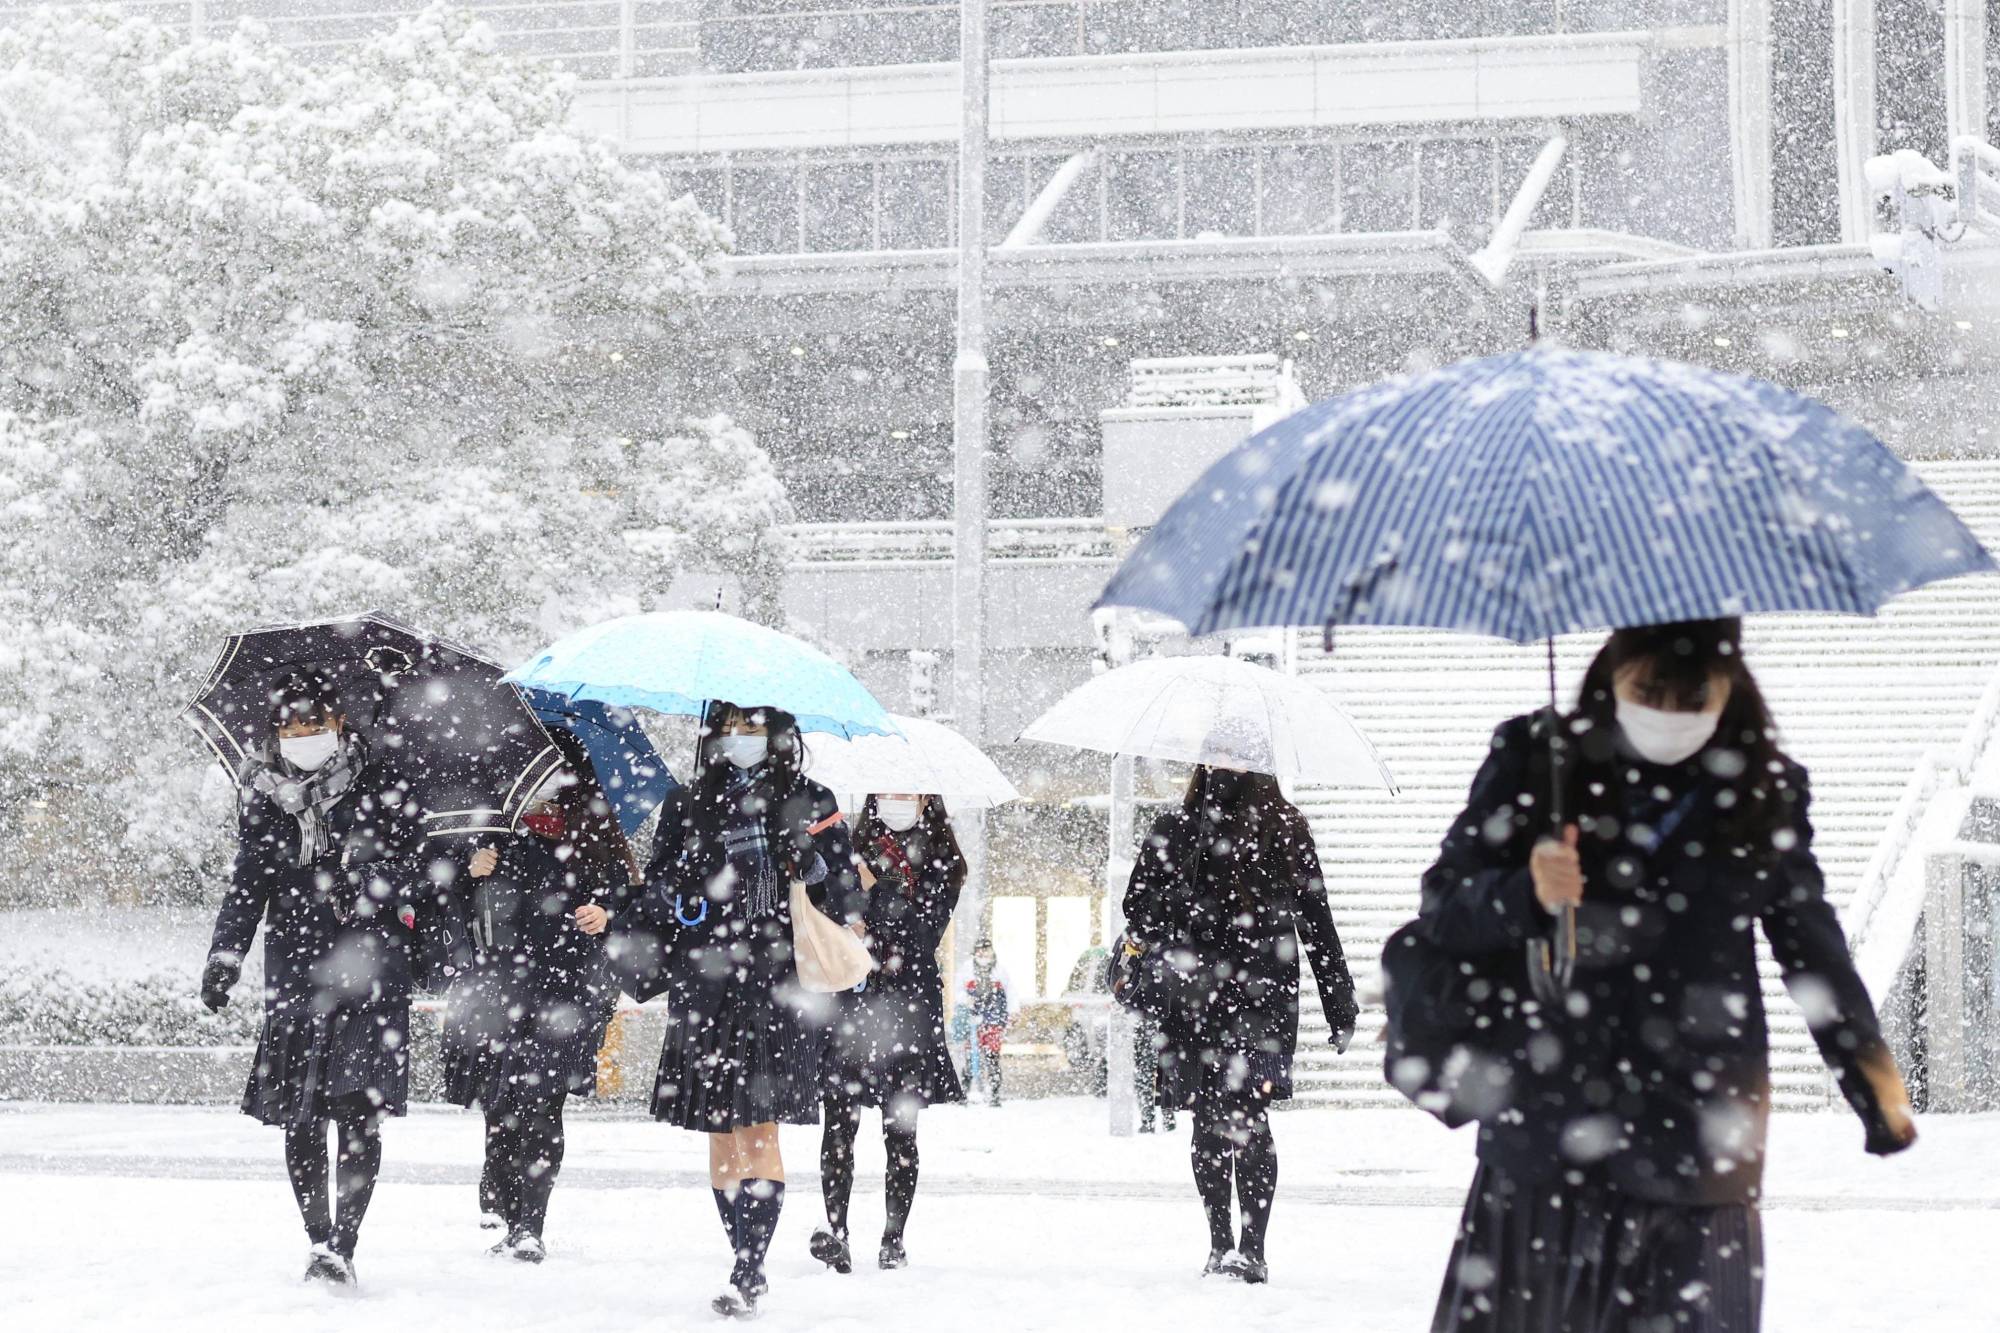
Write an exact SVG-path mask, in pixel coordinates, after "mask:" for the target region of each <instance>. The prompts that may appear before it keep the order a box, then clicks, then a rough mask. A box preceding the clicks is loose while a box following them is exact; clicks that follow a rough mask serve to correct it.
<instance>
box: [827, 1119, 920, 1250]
mask: <svg viewBox="0 0 2000 1333" xmlns="http://www.w3.org/2000/svg"><path fill="white" fill-rule="evenodd" d="M889 1102H890V1104H889V1105H888V1106H887V1107H885V1108H884V1109H883V1111H882V1145H883V1148H884V1149H885V1150H886V1155H887V1159H888V1165H887V1169H886V1171H885V1172H884V1175H885V1182H884V1192H885V1194H886V1195H887V1211H888V1221H887V1223H886V1224H885V1225H884V1226H883V1228H882V1235H883V1239H885V1240H887V1239H892V1238H894V1239H901V1237H902V1235H903V1228H904V1226H905V1225H906V1224H907V1223H908V1222H909V1220H910V1208H911V1206H912V1205H914V1204H915V1203H916V1200H917V1111H918V1109H919V1106H918V1103H917V1101H916V1099H915V1098H899V1097H892V1098H890V1099H889ZM821 1110H822V1111H823V1112H824V1113H825V1128H824V1129H823V1130H822V1131H821V1134H820V1141H819V1179H820V1192H821V1193H822V1194H823V1195H824V1196H825V1198H826V1224H827V1226H828V1227H829V1228H830V1229H831V1230H832V1231H833V1232H834V1234H836V1235H839V1236H845V1235H846V1234H847V1205H848V1201H849V1199H850V1198H852V1197H853V1194H854V1141H855V1139H857V1138H858V1137H860V1134H861V1107H860V1106H859V1105H858V1104H857V1103H856V1102H854V1101H853V1100H852V1099H851V1098H849V1097H847V1096H846V1095H845V1094H844V1093H828V1094H827V1095H826V1096H825V1098H824V1099H823V1100H822V1102H821Z"/></svg>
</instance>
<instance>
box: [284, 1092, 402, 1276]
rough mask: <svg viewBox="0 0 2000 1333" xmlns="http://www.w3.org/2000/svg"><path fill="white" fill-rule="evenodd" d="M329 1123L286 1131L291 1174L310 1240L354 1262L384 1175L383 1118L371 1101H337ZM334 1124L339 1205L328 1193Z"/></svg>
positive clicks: (323, 1121)
mask: <svg viewBox="0 0 2000 1333" xmlns="http://www.w3.org/2000/svg"><path fill="white" fill-rule="evenodd" d="M331 1109H332V1111H333V1115H332V1116H331V1117H330V1118H329V1119H320V1120H315V1121H313V1122H312V1123H311V1124H309V1125H291V1126H288V1127H287V1128H286V1130H285V1174H286V1175H287V1176H289V1177H290V1178H291V1182H292V1196H293V1197H294V1198H295V1199H297V1200H298V1204H299V1216H300V1217H301V1218H302V1219H304V1221H305V1224H306V1236H307V1237H308V1238H309V1239H310V1240H311V1241H312V1243H313V1244H315V1245H330V1246H331V1247H332V1248H333V1250H334V1252H335V1253H337V1254H340V1255H342V1256H343V1257H345V1258H348V1259H352V1258H353V1257H354V1246H355V1244H356V1242H358V1241H359V1240H360V1237H361V1219H362V1218H364V1217H366V1216H367V1215H368V1201H369V1200H370V1199H372V1198H373V1197H374V1196H375V1178H376V1176H378V1175H380V1174H381V1172H382V1116H381V1112H379V1111H378V1110H377V1109H376V1108H375V1106H374V1105H373V1104H372V1103H371V1102H370V1101H369V1100H368V1099H367V1098H366V1097H365V1096H360V1095H356V1096H353V1097H342V1098H339V1099H337V1100H336V1101H335V1102H334V1104H333V1106H332V1108H331ZM329 1120H330V1123H331V1124H332V1126H333V1128H334V1131H335V1139H334V1152H333V1162H334V1167H333V1169H334V1183H335V1186H336V1187H337V1188H338V1190H339V1198H338V1200H337V1201H336V1200H333V1199H331V1198H330V1197H329V1196H328V1193H327V1153H326V1131H327V1126H328V1124H329Z"/></svg>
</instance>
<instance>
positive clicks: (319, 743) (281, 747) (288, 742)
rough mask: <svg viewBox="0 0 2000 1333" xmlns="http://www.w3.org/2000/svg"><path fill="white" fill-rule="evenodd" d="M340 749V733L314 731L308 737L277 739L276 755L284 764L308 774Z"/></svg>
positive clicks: (281, 737)
mask: <svg viewBox="0 0 2000 1333" xmlns="http://www.w3.org/2000/svg"><path fill="white" fill-rule="evenodd" d="M339 749H340V733H338V732H334V731H316V732H314V733H313V734H312V735H310V736H280V737H278V753H279V754H281V755H283V756H284V757H285V762H286V763H288V764H290V765H291V766H292V767H293V768H296V769H298V770H299V771H301V772H304V773H310V772H312V771H313V770H314V769H316V768H318V767H319V766H320V765H322V764H324V763H325V762H326V761H327V760H329V759H331V758H333V756H334V754H335V753H336V752H338V751H339Z"/></svg>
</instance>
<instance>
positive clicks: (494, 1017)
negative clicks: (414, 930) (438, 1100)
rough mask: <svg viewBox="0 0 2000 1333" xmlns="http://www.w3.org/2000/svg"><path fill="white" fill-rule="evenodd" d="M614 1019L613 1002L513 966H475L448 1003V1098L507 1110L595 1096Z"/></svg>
mask: <svg viewBox="0 0 2000 1333" xmlns="http://www.w3.org/2000/svg"><path fill="white" fill-rule="evenodd" d="M568 989H574V988H568ZM610 1022H611V1008H610V1006H609V1005H608V1004H604V1003H599V1002H597V1001H596V1000H594V999H592V998H590V997H588V996H584V997H579V996H577V995H574V994H569V993H566V989H565V988H562V987H549V986H538V985H536V984H534V979H533V977H532V976H529V977H518V976H515V975H513V974H512V969H508V968H502V967H490V968H476V969H474V970H473V971H472V972H470V973H469V974H468V975H466V976H465V977H463V978H461V979H459V980H458V981H457V982H455V983H454V984H453V986H452V988H451V991H450V993H449V994H448V995H447V996H446V1000H445V1019H444V1036H443V1041H442V1043H441V1046H442V1049H441V1051H440V1056H441V1058H440V1064H441V1065H442V1070H443V1074H444V1092H445V1097H446V1099H447V1100H449V1101H452V1102H456V1103H457V1104H458V1105H460V1106H471V1105H472V1104H473V1103H474V1102H477V1103H478V1104H479V1106H480V1107H481V1109H483V1110H486V1111H492V1112H502V1113H505V1112H510V1111H517V1110H523V1109H526V1108H528V1107H531V1106H536V1105H541V1104H545V1103H547V1102H549V1101H551V1100H553V1099H555V1098H556V1097H558V1096H572V1095H576V1096H589V1095H590V1094H591V1093H593V1092H595V1091H596V1090H597V1050H598V1047H600V1046H602V1045H603V1044H604V1032H605V1029H606V1028H607V1027H609V1026H610Z"/></svg>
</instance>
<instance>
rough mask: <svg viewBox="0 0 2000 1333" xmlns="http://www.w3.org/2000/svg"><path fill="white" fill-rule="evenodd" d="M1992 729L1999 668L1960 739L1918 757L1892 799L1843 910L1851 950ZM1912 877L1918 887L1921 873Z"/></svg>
mask: <svg viewBox="0 0 2000 1333" xmlns="http://www.w3.org/2000/svg"><path fill="white" fill-rule="evenodd" d="M1996 733H2000V667H1996V668H1995V669H1994V671H1993V674H1992V676H1991V678H1990V679H1988V681H1987V683H1986V689H1985V691H1984V692H1983V693H1982V694H1981V695H1980V698H1979V704H1978V706H1977V707H1975V708H1974V709H1973V712H1972V717H1971V719H1970V720H1969V721H1968V722H1967V724H1966V728H1965V732H1964V734H1963V735H1961V736H1960V737H1959V740H1958V743H1957V744H1956V745H1955V746H1953V747H1951V748H1949V749H1941V750H1928V751H1926V752H1925V753H1924V755H1923V757H1922V758H1921V759H1919V760H1918V761H1917V770H1916V772H1914V773H1912V774H1911V775H1910V781H1909V784H1908V785H1907V786H1905V787H1904V789H1903V795H1902V798H1901V799H1900V800H1898V801H1897V803H1896V812H1895V814H1893V815H1892V816H1890V819H1889V829H1888V832H1887V833H1886V834H1885V835H1884V836H1883V839H1882V841H1881V842H1880V843H1878V844H1877V845H1876V848H1875V854H1874V855H1873V856H1872V857H1870V858H1869V861H1868V868H1867V870H1865V871H1864V872H1863V873H1862V876H1861V883H1860V885H1859V887H1857V888H1856V890H1855V892H1854V896H1853V897H1852V898H1851V899H1849V901H1848V905H1847V910H1846V912H1845V913H1843V915H1844V916H1845V917H1846V920H1845V922H1844V923H1843V924H1844V925H1845V926H1846V928H1847V943H1848V948H1849V950H1850V951H1851V952H1854V953H1857V954H1858V953H1859V952H1860V950H1861V948H1862V946H1863V945H1864V944H1866V943H1869V942H1870V940H1871V935H1872V931H1873V927H1874V923H1875V922H1876V921H1877V920H1878V919H1880V918H1881V917H1882V915H1883V913H1884V910H1885V908H1886V906H1887V905H1888V899H1889V896H1890V890H1891V888H1892V886H1893V885H1894V884H1895V882H1896V880H1897V878H1898V873H1897V872H1898V871H1899V870H1901V869H1902V866H1903V860H1904V858H1905V857H1906V856H1907V855H1909V853H1910V850H1911V846H1912V844H1913V843H1914V842H1915V835H1916V832H1917V829H1918V827H1919V826H1920V825H1921V824H1922V823H1923V821H1924V816H1925V815H1926V814H1927V813H1929V811H1930V809H1931V805H1932V803H1933V802H1934V801H1935V800H1936V799H1937V797H1938V794H1939V792H1940V790H1941V789H1942V788H1943V787H1944V786H1945V785H1946V782H1947V780H1949V783H1950V785H1951V786H1953V787H1962V786H1964V785H1966V784H1967V783H1968V782H1970V781H1971V780H1972V773H1973V770H1974V769H1976V768H1977V767H1978V766H1979V762H1980V760H1981V759H1982V758H1984V756H1985V754H1986V750H1987V748H1988V747H1989V746H1990V745H1991V744H1992V743H1993V741H1994V738H1995V735H1996ZM1914 882H1915V883H1916V884H1918V885H1919V886H1921V884H1922V880H1921V877H1918V878H1917V879H1916V880H1915V881H1914ZM1909 891H1911V892H1916V891H1919V890H1909Z"/></svg>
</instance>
